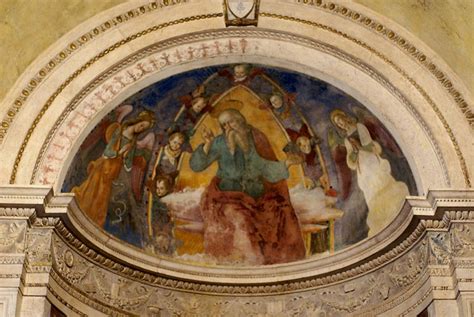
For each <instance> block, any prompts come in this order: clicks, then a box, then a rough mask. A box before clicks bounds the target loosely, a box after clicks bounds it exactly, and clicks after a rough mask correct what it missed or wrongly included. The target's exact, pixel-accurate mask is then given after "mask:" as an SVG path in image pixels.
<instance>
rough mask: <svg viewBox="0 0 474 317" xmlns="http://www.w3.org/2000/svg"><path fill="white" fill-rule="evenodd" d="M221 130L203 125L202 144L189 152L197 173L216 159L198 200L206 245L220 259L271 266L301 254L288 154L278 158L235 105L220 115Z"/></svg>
mask: <svg viewBox="0 0 474 317" xmlns="http://www.w3.org/2000/svg"><path fill="white" fill-rule="evenodd" d="M218 120H219V123H220V125H221V128H222V131H223V133H222V134H220V135H218V136H214V134H213V133H212V132H211V131H210V130H209V129H207V128H204V129H203V138H204V140H205V142H204V143H203V144H201V145H200V146H199V147H198V148H197V149H196V150H195V151H194V152H193V154H192V156H191V159H190V166H191V169H192V170H193V171H195V172H200V171H203V170H205V169H206V168H208V167H209V166H210V165H211V164H212V163H213V162H214V161H217V163H218V170H217V174H216V176H215V177H214V178H213V179H212V181H211V183H210V184H209V186H208V187H207V189H206V191H205V192H204V193H203V196H202V198H201V215H202V218H203V220H204V249H205V252H206V254H208V255H211V256H213V257H215V258H216V259H218V260H219V261H221V262H234V263H235V262H239V263H245V264H252V265H257V264H275V263H285V262H290V261H295V260H299V259H302V258H304V255H305V249H304V244H303V239H302V235H301V230H300V225H299V222H298V218H297V216H296V213H295V210H294V209H293V207H292V205H291V202H290V199H289V193H288V186H287V184H286V179H287V178H288V177H289V172H288V167H289V166H291V165H294V164H300V163H301V161H302V160H301V158H300V157H299V156H297V155H293V154H291V153H289V154H288V158H287V159H286V160H285V161H278V160H277V158H276V155H275V153H274V152H273V149H272V147H271V145H270V142H269V140H268V139H267V137H266V136H265V135H264V134H263V133H262V132H261V131H259V130H258V129H256V128H254V127H252V126H250V125H249V124H248V123H247V121H246V119H245V117H244V116H243V115H242V114H241V113H240V112H239V111H238V110H235V109H227V110H224V111H222V112H221V114H220V115H219V117H218Z"/></svg>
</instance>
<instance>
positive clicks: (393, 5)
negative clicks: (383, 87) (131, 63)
mask: <svg viewBox="0 0 474 317" xmlns="http://www.w3.org/2000/svg"><path fill="white" fill-rule="evenodd" d="M125 1H126V0H101V1H94V0H31V1H25V0H3V1H0V38H2V44H1V45H0V56H2V62H1V63H0V100H1V99H3V97H4V96H5V94H6V93H7V92H8V90H9V89H10V88H11V87H12V86H13V84H14V83H15V81H16V80H17V79H18V77H19V76H20V75H21V73H22V72H23V71H24V70H25V69H26V67H27V66H28V65H29V64H30V63H31V62H32V61H33V60H34V59H35V58H36V57H37V56H38V55H39V54H40V53H41V52H42V51H44V50H45V49H46V48H47V47H48V46H50V45H51V44H53V43H54V42H55V41H56V40H57V39H59V38H60V37H61V36H62V35H64V34H65V33H67V32H68V31H70V30H71V29H72V28H74V27H75V26H77V25H78V24H80V23H81V22H83V21H85V20H86V19H88V18H90V17H92V16H94V15H95V14H97V13H99V12H101V11H103V10H106V9H108V8H110V7H112V6H114V5H117V4H120V3H123V2H125ZM264 1H265V0H264ZM267 1H268V0H267ZM355 2H357V3H359V4H361V5H364V6H366V7H368V8H370V9H371V10H374V11H375V12H377V13H379V14H381V15H384V16H386V17H388V18H390V19H393V20H394V21H395V22H397V23H399V24H400V25H402V26H404V27H405V28H406V29H407V30H408V31H410V32H411V33H413V34H415V35H417V36H418V37H419V38H420V39H421V40H423V41H425V42H426V44H428V45H429V46H430V47H431V48H432V49H433V50H434V51H436V53H438V54H439V55H440V56H441V57H442V58H443V59H444V60H445V61H446V62H447V63H448V65H449V66H450V67H451V68H453V70H454V71H455V72H456V73H457V74H458V75H459V76H460V78H461V79H462V80H463V81H464V82H465V84H466V85H467V86H468V88H469V89H470V90H471V92H473V91H474V76H473V75H472V74H473V73H474V58H472V56H474V44H473V43H474V32H472V30H473V29H474V2H473V1H470V0H450V1H439V0H393V1H381V0H355Z"/></svg>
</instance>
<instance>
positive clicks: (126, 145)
mask: <svg viewBox="0 0 474 317" xmlns="http://www.w3.org/2000/svg"><path fill="white" fill-rule="evenodd" d="M374 93H376V92H374ZM63 191H64V192H73V193H75V194H76V199H77V202H78V203H79V206H80V207H81V209H82V211H83V212H84V213H86V214H87V215H88V216H89V218H90V219H91V220H92V221H93V222H95V223H96V224H97V225H98V226H99V227H101V228H103V230H105V231H107V232H108V233H110V234H112V235H114V236H116V237H117V238H119V239H121V240H123V241H124V242H127V243H129V244H132V245H134V246H137V247H139V248H141V249H143V251H144V252H147V253H153V254H156V255H159V256H162V257H163V256H164V257H167V258H170V259H175V260H179V261H182V260H184V261H191V262H192V263H202V264H205V265H214V264H218V265H222V264H224V265H266V264H275V263H287V262H292V261H297V260H301V259H305V258H309V257H321V256H327V255H330V254H331V253H333V252H335V251H337V250H340V249H343V248H345V247H347V246H349V245H352V244H354V243H356V242H358V241H361V240H363V239H364V238H367V237H370V236H372V235H374V234H376V233H377V232H379V231H380V230H382V229H383V228H384V227H385V226H387V225H388V224H389V223H390V222H391V221H392V220H393V218H394V217H395V216H396V214H397V213H398V211H399V210H400V207H401V205H402V203H403V201H404V199H405V196H407V195H409V194H416V189H415V183H414V180H413V177H412V174H411V172H410V169H409V166H408V163H407V161H406V159H405V157H404V156H403V154H402V152H401V150H400V148H399V147H398V145H397V144H396V142H395V140H394V139H393V137H392V136H391V135H390V133H389V132H388V131H387V129H386V128H385V127H384V126H383V125H382V124H381V123H380V121H379V120H378V119H377V118H376V117H375V116H374V115H372V114H371V113H370V112H369V111H368V110H367V109H366V108H365V107H364V106H363V105H362V104H360V103H359V102H358V101H356V100H355V99H354V98H352V97H350V96H348V95H347V94H345V93H344V92H342V91H341V90H339V89H337V88H335V87H333V86H331V85H329V84H328V83H325V82H323V81H320V80H318V79H315V78H311V77H308V76H306V75H302V74H299V73H295V72H291V71H287V70H283V69H277V68H269V67H265V66H260V65H243V64H240V65H223V66H219V67H207V68H202V69H197V70H193V71H188V72H185V73H181V74H179V75H176V76H173V77H170V78H167V79H165V80H162V81H159V82H157V83H155V84H153V85H150V86H149V87H147V88H145V89H143V90H141V91H139V92H138V93H136V94H135V95H133V96H132V97H130V98H128V99H127V100H125V101H124V102H123V103H122V104H121V105H120V106H119V107H117V108H116V109H115V110H114V111H112V112H111V113H110V114H108V115H107V116H106V117H105V118H104V119H103V120H102V121H101V122H100V124H98V125H97V127H95V128H94V130H93V131H92V132H91V133H90V135H89V136H88V137H87V138H86V139H85V141H84V143H83V144H82V145H81V148H80V150H79V151H78V153H77V155H76V157H75V158H74V160H73V163H72V165H71V167H70V169H69V171H68V175H67V177H66V180H65V183H64V184H63Z"/></svg>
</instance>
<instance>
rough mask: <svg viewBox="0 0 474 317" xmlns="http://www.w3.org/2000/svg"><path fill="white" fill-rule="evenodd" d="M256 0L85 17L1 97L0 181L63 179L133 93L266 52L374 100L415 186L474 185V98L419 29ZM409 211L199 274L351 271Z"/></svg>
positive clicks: (171, 268)
mask: <svg viewBox="0 0 474 317" xmlns="http://www.w3.org/2000/svg"><path fill="white" fill-rule="evenodd" d="M315 3H316V2H315ZM260 12H261V13H260V17H259V25H258V28H229V29H225V28H224V20H223V15H222V4H221V2H220V1H205V2H204V1H202V2H198V1H190V2H181V3H176V4H173V5H168V6H164V5H156V4H155V5H154V6H153V4H150V3H149V2H147V1H134V2H130V3H127V4H124V5H122V6H119V7H116V8H113V9H111V10H108V11H106V12H104V13H103V14H101V15H99V16H97V17H95V18H92V19H91V20H89V21H87V22H85V23H84V24H82V25H81V26H78V27H77V28H76V29H75V30H73V31H72V32H70V33H68V34H67V35H65V36H64V37H63V38H62V39H60V40H59V41H58V43H57V44H55V45H54V46H53V47H51V48H50V49H49V50H48V51H47V52H45V53H44V54H43V55H42V56H41V57H40V58H39V59H38V60H36V61H35V62H34V63H33V64H32V65H31V66H30V67H29V69H28V71H27V72H26V73H25V75H24V76H22V78H21V79H20V80H19V81H18V82H17V84H16V85H15V87H13V88H12V90H11V91H10V93H9V94H8V96H7V98H6V99H5V100H4V101H3V103H2V105H1V108H0V109H1V114H2V116H3V117H4V118H6V119H5V120H6V122H7V124H6V125H5V126H4V127H3V130H2V143H1V145H0V146H1V151H2V162H4V164H2V166H1V167H0V168H1V170H0V171H1V176H0V180H1V181H2V182H4V183H11V184H42V185H48V186H51V187H53V188H54V189H55V191H56V192H59V191H60V188H61V185H62V182H63V180H64V178H65V174H66V171H67V169H68V167H69V166H70V163H71V161H72V158H73V157H74V155H75V153H76V152H77V151H78V149H79V147H80V145H81V143H82V141H83V140H84V139H85V138H86V136H87V135H88V133H89V132H90V131H91V130H92V129H93V127H94V126H95V125H96V124H97V123H98V122H100V120H101V119H102V118H103V117H105V115H106V114H107V113H109V112H110V111H112V110H113V109H114V108H115V107H117V106H118V105H119V104H120V103H121V102H122V101H123V100H125V99H126V98H127V97H129V96H131V95H133V94H134V93H136V92H137V91H139V90H140V89H142V88H144V87H146V86H148V85H149V84H151V83H153V82H156V81H159V80H162V79H165V78H167V77H169V76H172V75H174V74H179V73H182V72H184V71H186V70H191V69H196V68H199V67H205V66H212V65H220V64H229V63H256V64H264V65H268V66H278V67H283V68H287V69H291V70H294V71H298V72H300V73H303V74H307V75H309V76H312V77H315V78H318V79H321V80H324V81H326V82H328V83H330V84H332V85H334V86H335V87H337V88H339V89H340V90H342V91H344V92H346V93H347V94H349V95H351V96H353V97H354V98H355V99H357V100H358V101H359V102H361V103H362V104H364V105H365V106H366V107H367V108H368V109H369V110H370V111H372V113H374V114H375V115H376V116H377V118H378V119H379V120H380V121H381V122H382V123H383V124H384V125H385V126H386V127H387V129H388V130H389V131H390V132H391V133H392V135H393V136H394V138H395V139H396V140H397V142H398V144H399V145H400V147H401V149H402V151H403V152H404V154H405V155H406V157H407V159H408V161H409V164H410V167H411V170H412V171H413V174H414V177H415V180H416V184H417V189H418V193H419V194H424V193H426V192H427V191H428V189H433V188H468V187H470V183H471V177H472V176H471V174H472V166H474V162H473V155H472V153H473V149H472V144H470V141H469V139H470V138H469V137H467V136H472V127H471V126H470V124H472V119H471V118H470V117H469V113H470V112H469V111H470V109H471V107H472V106H471V105H472V97H471V96H470V94H469V92H468V91H467V90H466V89H465V88H464V86H463V84H462V83H461V82H460V81H459V80H457V77H456V76H455V74H453V72H452V71H451V70H449V68H448V67H447V66H446V65H445V64H444V63H443V62H442V60H441V59H440V58H439V57H438V56H437V55H436V54H435V53H434V52H432V51H430V50H429V48H427V47H426V46H425V45H424V44H423V43H422V42H421V41H419V40H418V39H416V38H415V37H414V36H413V35H411V34H408V33H407V32H406V31H405V30H403V29H402V28H401V27H400V26H398V25H395V24H394V23H393V22H391V21H389V20H387V19H385V18H384V17H381V16H376V15H375V14H374V13H372V12H368V10H366V9H365V8H363V7H361V6H357V5H355V4H346V3H344V4H343V3H342V2H341V3H338V2H335V3H324V5H321V6H317V5H306V4H303V3H299V2H285V1H278V2H263V3H262V6H261V8H260ZM119 17H120V18H119ZM126 17H128V18H126ZM88 32H89V33H88ZM216 43H218V44H216ZM72 44H74V46H72ZM211 45H214V47H213V48H212V46H211ZM73 47H74V48H73ZM177 52H178V55H176V53H177ZM173 54H174V55H173ZM143 67H145V68H143ZM435 71H437V72H438V73H437V72H435ZM439 72H441V74H442V75H439ZM117 76H122V79H124V80H126V82H122V83H121V82H120V80H118V81H117V79H114V77H117ZM124 76H125V77H124ZM114 80H115V81H114ZM112 82H113V84H112V85H113V86H112V88H107V87H110V85H111V83H112ZM121 86H123V87H121ZM453 87H454V88H453ZM107 89H108V90H107ZM453 89H454V91H453ZM17 100H20V102H17ZM10 111H11V112H10ZM84 111H85V112H84ZM56 154H57V156H55V155H56ZM70 214H71V223H72V225H73V226H74V227H75V229H76V230H77V232H80V234H81V235H82V236H83V238H86V239H87V240H88V241H89V243H90V244H92V245H94V246H95V247H96V248H98V249H100V248H102V249H103V251H105V253H106V254H108V255H110V256H112V257H114V258H118V259H120V261H122V262H125V263H129V264H131V265H133V266H135V267H139V268H141V269H144V270H146V271H156V270H158V271H159V272H160V273H164V274H167V275H172V276H178V277H181V278H186V279H197V277H196V276H199V274H196V272H195V269H194V267H193V266H188V265H186V264H176V263H172V262H170V263H168V262H166V261H164V260H161V259H156V258H154V257H150V256H148V255H141V254H140V253H137V251H136V250H135V249H133V248H128V247H125V248H124V247H122V246H121V245H120V244H119V242H117V241H115V240H113V239H111V238H110V237H109V236H107V235H106V234H105V233H104V232H101V231H100V230H98V229H97V228H96V227H94V225H93V224H91V223H90V222H88V220H87V219H86V218H85V217H84V216H83V215H82V214H81V212H80V210H78V209H77V208H72V210H71V211H70ZM409 214H410V211H409V209H408V208H405V209H402V211H401V212H400V214H399V216H398V217H397V219H396V221H395V222H393V223H392V224H391V225H390V226H389V227H388V228H387V229H386V230H384V231H383V232H382V233H380V234H379V235H377V236H376V237H374V238H372V239H369V240H367V241H365V242H364V244H360V245H357V246H355V247H353V248H352V249H350V250H346V251H347V252H345V254H344V255H342V254H340V255H336V256H334V257H333V258H331V259H330V260H323V261H322V262H321V261H320V262H317V263H316V262H314V261H313V262H312V261H302V262H300V263H297V264H293V265H282V266H281V267H279V268H278V274H276V273H275V271H273V269H271V270H272V272H271V274H270V271H268V270H267V269H265V268H259V269H255V268H252V269H248V268H247V269H241V270H237V273H236V271H235V270H234V269H232V270H229V269H226V268H217V269H215V270H213V269H208V272H207V275H206V277H204V278H203V279H206V281H208V282H215V281H218V282H221V283H225V282H232V283H248V282H249V280H248V279H245V278H249V276H251V275H253V274H257V275H258V276H259V277H260V280H261V281H262V282H265V281H267V282H275V281H281V280H293V279H298V278H305V277H308V276H312V275H314V274H329V273H330V272H332V271H335V270H343V269H344V268H347V267H350V266H353V265H356V264H358V263H360V261H361V259H364V258H369V257H371V256H374V254H377V252H381V250H385V248H387V247H388V246H389V245H390V244H391V243H392V242H393V241H396V239H397V238H399V236H401V234H402V232H403V230H405V229H406V228H407V226H408V222H409V221H408V220H407V219H409ZM103 245H105V246H104V247H101V246H103ZM135 256H136V258H134V257H135ZM324 261H326V262H324ZM157 267H158V269H157ZM177 272H178V273H177ZM199 278H202V277H201V276H199Z"/></svg>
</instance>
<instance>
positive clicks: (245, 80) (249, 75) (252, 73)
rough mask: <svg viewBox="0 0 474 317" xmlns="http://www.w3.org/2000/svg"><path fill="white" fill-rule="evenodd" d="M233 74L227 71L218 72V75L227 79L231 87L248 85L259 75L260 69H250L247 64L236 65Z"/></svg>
mask: <svg viewBox="0 0 474 317" xmlns="http://www.w3.org/2000/svg"><path fill="white" fill-rule="evenodd" d="M233 70H234V72H233V73H231V72H230V71H229V70H227V69H223V70H220V71H219V72H218V75H219V76H221V77H225V78H227V79H229V81H230V82H231V83H232V84H233V85H248V84H249V83H250V81H252V80H253V79H254V78H255V77H257V76H259V75H261V74H262V73H263V70H262V69H261V68H252V69H251V67H250V65H247V64H238V65H235V66H234V69H233Z"/></svg>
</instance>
